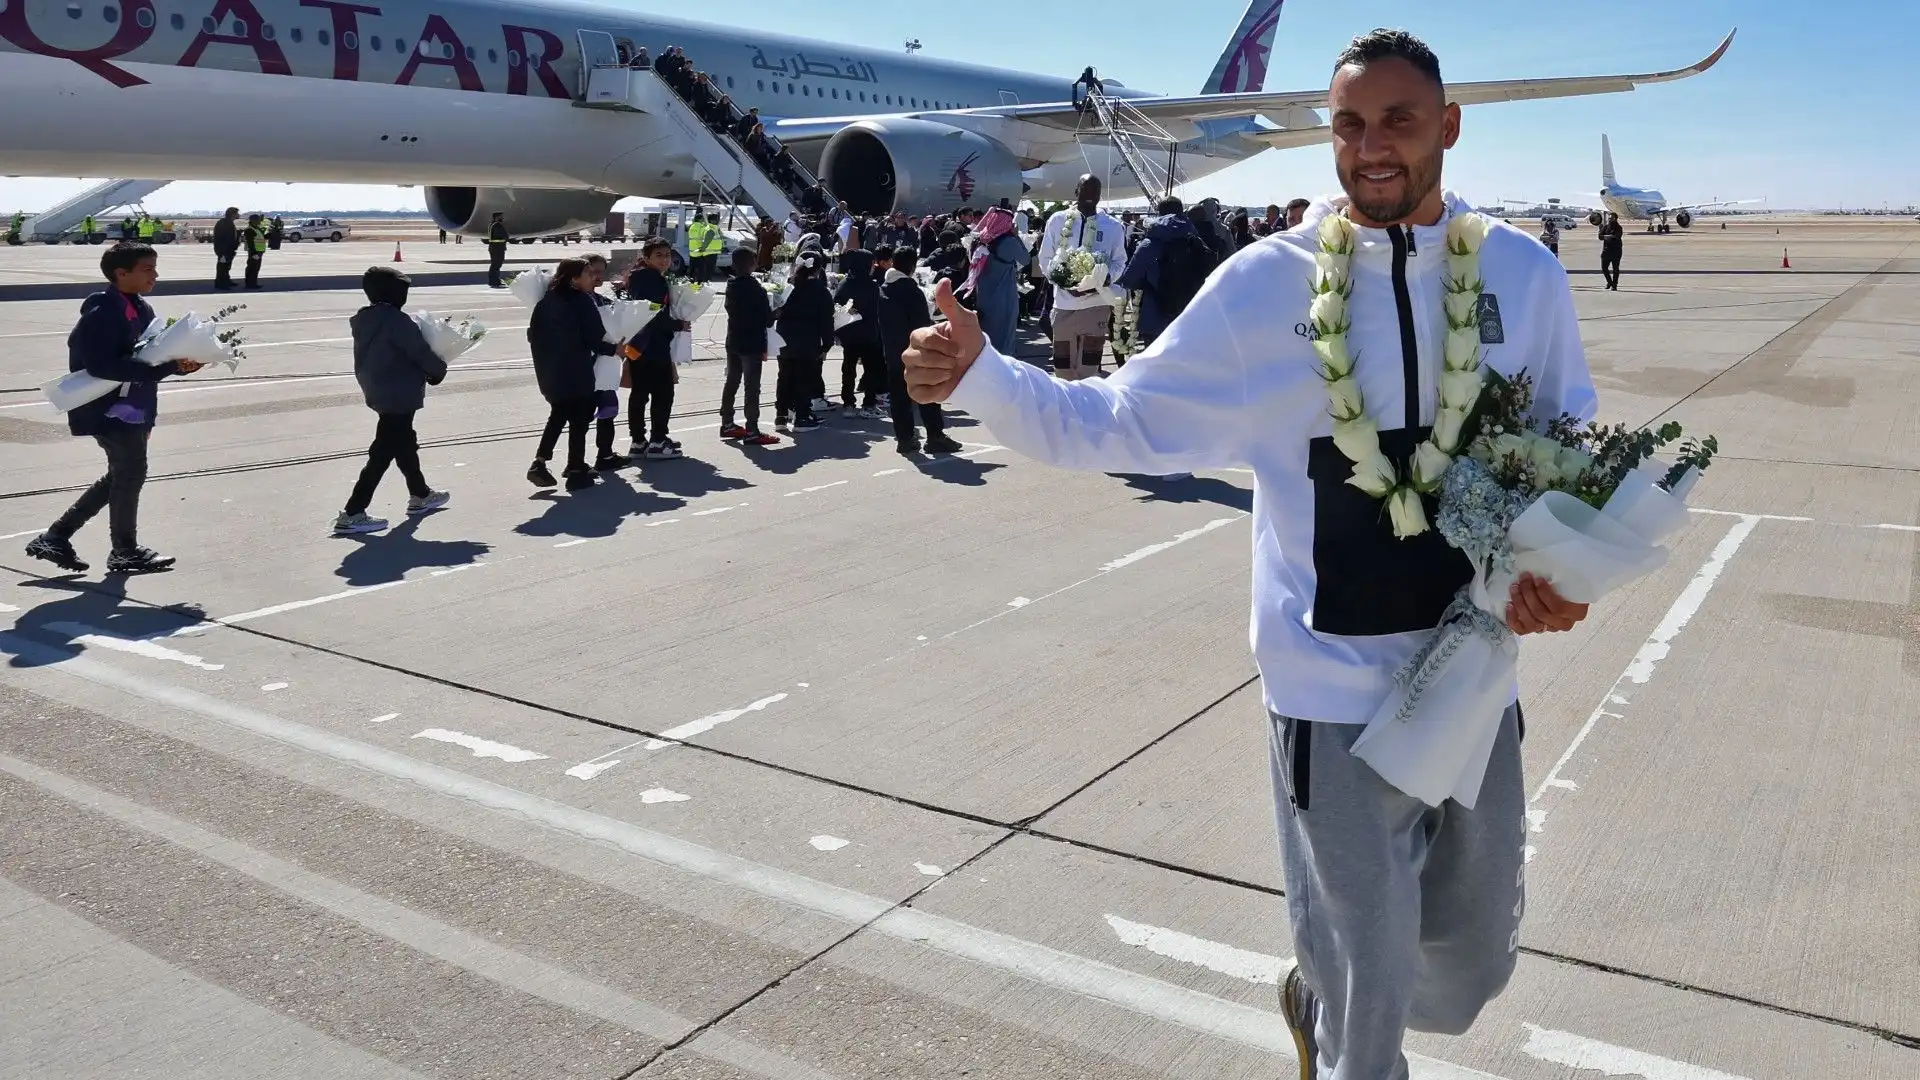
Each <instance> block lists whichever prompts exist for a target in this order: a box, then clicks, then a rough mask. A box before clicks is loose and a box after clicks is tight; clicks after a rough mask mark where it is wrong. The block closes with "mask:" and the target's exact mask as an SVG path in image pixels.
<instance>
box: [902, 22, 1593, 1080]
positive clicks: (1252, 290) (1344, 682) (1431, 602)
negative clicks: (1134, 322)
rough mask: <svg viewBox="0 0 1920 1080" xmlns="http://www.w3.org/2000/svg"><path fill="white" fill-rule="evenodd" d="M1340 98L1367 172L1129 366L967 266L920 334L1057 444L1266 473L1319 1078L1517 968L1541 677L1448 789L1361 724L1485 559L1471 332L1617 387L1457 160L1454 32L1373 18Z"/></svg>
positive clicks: (1292, 836)
mask: <svg viewBox="0 0 1920 1080" xmlns="http://www.w3.org/2000/svg"><path fill="white" fill-rule="evenodd" d="M1328 103H1329V106H1330V109H1329V120H1330V127H1331V132H1332V144H1333V151H1334V165H1335V169H1336V173H1337V175H1338V178H1339V182H1340V186H1341V188H1342V189H1344V191H1345V198H1342V199H1337V200H1335V199H1321V200H1319V201H1318V202H1316V203H1315V204H1314V205H1313V206H1312V207H1311V208H1310V209H1309V210H1308V213H1307V215H1306V219H1305V220H1304V221H1303V222H1302V224H1301V226H1300V227H1299V228H1298V229H1295V230H1292V231H1289V232H1286V233H1282V234H1278V235H1275V236H1271V237H1268V238H1267V239H1266V240H1263V241H1261V242H1259V243H1257V244H1254V245H1252V246H1250V247H1248V248H1246V249H1245V250H1243V251H1240V252H1238V253H1237V254H1235V255H1233V256H1232V257H1231V258H1229V259H1228V260H1227V261H1226V262H1224V263H1223V264H1222V265H1221V266H1220V268H1219V269H1218V270H1217V271H1215V272H1214V274H1213V275H1212V276H1211V277H1209V278H1208V280H1207V283H1206V285H1205V286H1203V287H1202V288H1201V289H1200V291H1199V293H1198V294H1197V295H1196V296H1195V297H1194V299H1193V302H1192V303H1191V304H1190V305H1189V306H1188V307H1187V309H1186V310H1185V311H1184V312H1182V313H1181V314H1180V315H1179V317H1177V318H1176V319H1174V321H1173V322H1172V324H1171V325H1170V326H1168V327H1167V329H1166V330H1165V331H1164V332H1163V333H1162V334H1161V335H1160V336H1159V337H1158V338H1157V339H1156V340H1155V341H1154V343H1153V345H1152V346H1151V347H1149V348H1148V349H1147V350H1146V351H1145V352H1143V353H1141V354H1140V355H1139V356H1138V357H1136V358H1134V359H1132V360H1130V361H1129V362H1128V364H1127V366H1126V367H1124V368H1122V369H1121V370H1120V371H1119V372H1117V373H1115V374H1114V375H1113V376H1111V377H1109V378H1106V379H1093V380H1085V381H1067V380H1064V379H1060V378H1056V377H1050V376H1048V375H1047V374H1045V373H1043V372H1041V371H1039V370H1038V369H1035V368H1032V367H1030V366H1028V365H1026V364H1022V363H1019V362H1017V361H1013V360H1010V359H1008V358H1006V357H1005V356H1003V355H1002V354H1001V353H1000V352H998V351H997V350H996V349H994V348H993V347H992V345H990V344H988V343H987V342H986V341H985V339H984V337H983V336H982V334H981V333H980V329H979V322H978V320H977V319H976V318H974V317H973V316H972V314H971V313H969V312H967V311H965V310H964V309H963V308H961V307H960V306H959V305H958V304H957V303H955V302H954V300H953V298H952V295H951V293H950V292H949V291H948V290H947V289H945V288H944V287H942V288H941V289H940V290H939V291H938V292H937V293H936V300H937V303H938V304H939V306H940V307H941V308H942V309H943V310H944V312H945V313H946V315H947V322H946V323H945V324H943V325H935V326H933V327H930V328H928V329H924V330H920V331H917V332H916V333H915V334H914V335H913V343H912V345H911V346H910V347H909V348H908V349H907V351H906V354H905V357H904V363H905V368H906V382H907V387H908V389H909V391H910V392H911V393H912V395H913V397H914V400H916V401H921V402H939V401H944V402H949V403H951V404H953V405H956V406H958V407H959V408H962V409H965V410H966V411H967V412H969V413H971V414H972V415H973V416H974V417H976V418H977V419H978V420H979V421H980V422H981V423H982V424H983V425H984V426H985V427H986V428H987V429H988V430H989V431H991V432H992V433H993V435H994V438H995V440H996V441H998V442H1000V443H1001V444H1003V445H1005V446H1007V447H1008V448H1010V449H1013V450H1016V451H1018V452H1020V453H1024V454H1026V455H1028V456H1030V457H1033V458H1036V459H1038V460H1041V461H1044V462H1048V463H1051V464H1055V465H1061V466H1067V467H1072V468H1081V469H1091V470H1099V471H1103V472H1117V473H1148V474H1166V473H1171V472H1178V471H1196V470H1200V469H1216V468H1229V467H1242V468H1246V469H1248V470H1250V471H1251V472H1252V473H1253V474H1254V483H1255V486H1256V491H1257V492H1258V497H1257V498H1256V499H1255V505H1254V519H1253V522H1252V525H1253V601H1252V606H1253V620H1252V621H1253V628H1252V644H1253V651H1254V654H1255V659H1256V661H1257V664H1258V666H1259V669H1260V673H1261V677H1262V683H1263V690H1264V699H1265V701H1264V703H1265V706H1266V711H1267V730H1268V736H1269V745H1270V763H1271V768H1270V772H1271V777H1272V787H1273V793H1274V801H1275V810H1276V818H1277V825H1278V828H1279V833H1280V848H1281V855H1282V862H1283V865H1284V869H1285V875H1286V882H1287V890H1286V892H1287V905H1288V915H1289V917H1290V921H1291V923H1292V930H1293V948H1294V954H1295V957H1296V967H1295V968H1294V970H1293V971H1292V972H1291V973H1290V974H1289V975H1288V976H1287V978H1286V980H1285V982H1284V985H1283V988H1282V999H1281V1004H1282V1012H1283V1015H1284V1018H1285V1021H1286V1023H1287V1025H1288V1028H1289V1030H1290V1031H1291V1032H1292V1034H1293V1038H1294V1042H1295V1045H1296V1048H1297V1050H1298V1054H1299V1059H1300V1074H1299V1075H1300V1076H1301V1078H1302V1080H1391V1078H1401V1080H1404V1078H1405V1077H1406V1076H1407V1075H1408V1065H1407V1061H1406V1058H1405V1056H1404V1054H1403V1053H1402V1049H1401V1048H1402V1043H1403V1040H1404V1037H1405V1033H1406V1032H1407V1031H1408V1030H1418V1031H1430V1032H1445V1033H1449V1034H1460V1033H1462V1032H1465V1031H1466V1030H1467V1029H1468V1028H1469V1027H1470V1026H1471V1025H1472V1024H1473V1022H1474V1020H1475V1018H1476V1017H1478V1016H1479V1015H1480V1012H1481V1010H1482V1008H1484V1007H1485V1005H1486V1004H1487V1003H1488V1002H1489V1001H1491V1000H1492V999H1493V998H1494V997H1495V996H1496V995H1498V994H1499V993H1500V992H1501V990H1502V989H1504V988H1505V986H1506V984H1507V981H1508V979H1509V977H1510V976H1511V975H1512V973H1513V969H1514V961H1515V953H1516V948H1517V945H1518V942H1519V930H1520V918H1521V913H1522V909H1523V907H1524V904H1525V889H1524V882H1523V877H1524V862H1525V860H1524V855H1523V845H1524V844H1525V842H1526V835H1525V830H1526V818H1525V808H1526V794H1525V790H1524V787H1523V780H1522V777H1521V759H1520V736H1521V717H1520V709H1519V704H1518V701H1517V696H1518V688H1517V687H1516V688H1514V690H1513V692H1512V694H1510V695H1501V696H1503V697H1505V700H1506V702H1507V704H1506V705H1505V707H1504V709H1503V710H1502V712H1501V714H1500V715H1499V716H1497V717H1481V718H1475V719H1476V720H1477V721H1479V730H1484V731H1487V732H1490V734H1491V741H1490V743H1489V744H1488V746H1489V748H1488V749H1485V750H1483V751H1482V754H1483V756H1482V758H1481V760H1482V761H1483V762H1484V772H1483V773H1482V774H1480V775H1478V776H1476V777H1475V778H1474V782H1473V790H1472V791H1470V792H1462V793H1459V794H1456V795H1453V796H1450V797H1448V798H1446V799H1444V800H1443V801H1442V802H1441V804H1440V805H1438V806H1435V805H1431V804H1429V803H1428V802H1426V801H1424V800H1423V799H1421V798H1417V797H1415V796H1413V795H1409V794H1408V793H1406V792H1405V791H1403V790H1401V789H1400V788H1398V787H1396V786H1394V785H1393V784H1391V783H1389V782H1387V781H1386V780H1385V779H1384V778H1383V777H1382V775H1381V774H1380V773H1378V772H1376V771H1374V769H1373V768H1372V767H1371V766H1370V765H1369V764H1368V762H1367V760H1365V759H1363V758H1362V757H1360V756H1357V755H1356V753H1355V752H1354V744H1355V742H1356V740H1358V739H1359V737H1360V736H1361V734H1362V733H1363V731H1365V730H1367V727H1368V725H1369V723H1370V722H1371V721H1372V720H1373V719H1374V717H1375V715H1376V712H1377V711H1378V710H1379V709H1380V708H1381V706H1382V705H1383V704H1384V703H1385V702H1386V701H1387V700H1388V699H1389V697H1390V695H1392V694H1393V693H1394V692H1395V690H1396V688H1397V687H1398V686H1399V682H1398V679H1397V674H1398V672H1399V671H1400V670H1401V668H1402V667H1403V665H1405V664H1406V663H1407V662H1408V661H1409V660H1410V659H1412V658H1413V657H1415V656H1416V655H1417V653H1418V652H1419V650H1420V649H1421V648H1422V647H1423V645H1424V644H1425V643H1426V642H1427V641H1428V640H1430V639H1431V638H1432V637H1433V636H1434V634H1435V632H1436V629H1437V628H1438V627H1439V626H1440V623H1441V620H1442V617H1443V615H1444V614H1445V612H1446V611H1447V609H1448V608H1449V607H1450V605H1452V604H1453V603H1454V601H1455V598H1456V595H1457V594H1458V592H1459V591H1460V589H1461V588H1462V586H1463V585H1465V584H1467V583H1468V582H1469V581H1471V580H1472V579H1473V578H1474V570H1473V566H1472V563H1471V562H1470V561H1469V559H1468V558H1467V556H1466V555H1464V554H1463V553H1462V552H1461V551H1460V550H1458V549H1456V548H1454V547H1451V546H1450V545H1449V543H1448V541H1447V540H1446V539H1445V538H1444V537H1443V536H1442V534H1441V533H1440V532H1439V531H1437V530H1435V529H1433V528H1431V527H1430V526H1429V525H1428V521H1429V520H1430V519H1431V517H1432V515H1433V514H1434V513H1435V512H1436V508H1437V501H1438V498H1437V495H1438V491H1439V480H1440V478H1441V477H1442V476H1444V475H1445V474H1446V472H1447V470H1448V469H1449V468H1450V467H1451V466H1452V463H1453V461H1454V460H1456V458H1455V455H1456V454H1462V453H1464V452H1465V446H1464V444H1463V442H1462V437H1463V436H1462V427H1463V425H1464V424H1465V418H1466V416H1467V412H1468V410H1469V409H1471V408H1472V407H1473V406H1474V405H1475V403H1476V402H1477V401H1478V395H1479V393H1480V388H1481V385H1482V383H1481V381H1480V380H1481V378H1482V377H1484V373H1483V372H1482V371H1481V370H1480V369H1479V368H1477V367H1473V366H1470V365H1469V364H1468V361H1472V362H1473V363H1476V364H1477V363H1484V365H1485V367H1486V368H1487V369H1490V370H1493V371H1495V372H1497V373H1498V374H1501V375H1503V376H1513V375H1516V374H1518V373H1519V372H1520V371H1521V370H1522V369H1524V370H1525V371H1526V372H1527V376H1528V378H1529V379H1531V380H1532V382H1531V386H1532V388H1533V392H1534V394H1535V397H1534V411H1533V415H1534V416H1536V417H1542V418H1547V419H1552V418H1557V417H1560V416H1561V415H1562V414H1571V415H1572V416H1573V417H1574V418H1576V420H1581V421H1583V420H1584V418H1587V417H1591V416H1592V415H1593V413H1594V411H1595V409H1596V407H1597V401H1596V398H1595V393H1594V388H1593V382H1592V378H1591V376H1590V374H1589V372H1588V369H1587V363H1586V358H1585V353H1584V351H1583V349H1582V347H1581V343H1580V332H1579V324H1578V320H1577V318H1576V316H1575V313H1574V308H1573V299H1572V294H1571V293H1570V291H1569V289H1568V286H1567V277H1566V272H1565V270H1563V269H1562V268H1561V266H1560V265H1559V262H1558V260H1556V259H1555V258H1554V257H1553V255H1552V254H1551V253H1550V252H1548V251H1547V250H1546V249H1545V248H1543V247H1541V246H1540V244H1539V243H1538V242H1537V241H1535V240H1534V239H1533V237H1531V236H1530V235H1528V234H1527V233H1525V232H1522V231H1521V230H1519V229H1516V228H1513V227H1512V226H1509V225H1505V224H1502V223H1501V222H1499V221H1497V220H1493V219H1489V218H1486V217H1484V216H1482V215H1479V214H1477V213H1475V212H1474V211H1473V209H1472V204H1471V203H1469V202H1467V201H1465V200H1464V199H1462V198H1460V197H1459V196H1457V195H1454V194H1453V193H1451V192H1447V191H1445V190H1444V189H1443V188H1442V186H1441V166H1442V162H1443V160H1444V158H1445V156H1446V151H1447V150H1449V149H1451V148H1452V147H1453V146H1454V144H1455V142H1456V141H1457V139H1458V138H1459V135H1460V109H1459V106H1458V105H1457V104H1453V103H1450V102H1449V101H1448V100H1447V90H1446V86H1445V84H1444V83H1443V82H1442V80H1441V76H1440V64H1439V61H1438V60H1437V59H1436V58H1435V57H1434V55H1433V53H1432V51H1431V50H1430V49H1428V48H1427V46H1426V45H1425V44H1423V43H1421V42H1420V41H1419V40H1418V39H1417V38H1414V37H1413V36H1412V35H1410V34H1407V33H1406V32H1404V31H1389V30H1377V31H1374V32H1372V33H1369V34H1366V35H1364V36H1362V37H1360V38H1357V39H1355V40H1354V42H1353V43H1352V44H1351V45H1350V46H1349V47H1348V48H1347V49H1346V50H1345V51H1344V52H1343V53H1341V55H1340V56H1339V58H1338V59H1337V61H1336V62H1335V64H1334V65H1333V72H1332V79H1331V87H1330V90H1329V97H1328ZM1058 295H1059V294H1058V293H1056V296H1058ZM1062 314H1066V312H1063V313H1062ZM1468 328H1474V330H1476V331H1477V332H1474V333H1462V331H1463V330H1467V329H1468ZM1504 600H1505V604H1504V611H1505V623H1506V627H1507V628H1508V629H1509V630H1510V631H1511V632H1512V633H1514V634H1519V635H1525V634H1532V633H1538V632H1543V631H1564V630H1568V629H1571V628H1572V627H1573V626H1574V625H1575V624H1576V623H1578V622H1579V621H1580V620H1582V619H1584V618H1585V617H1586V615H1587V608H1586V606H1585V605H1584V604H1577V603H1573V602H1570V601H1569V600H1567V599H1565V598H1564V597H1563V596H1561V595H1560V593H1559V592H1557V591H1556V590H1555V588H1554V587H1553V586H1552V585H1551V584H1549V583H1548V582H1546V581H1544V580H1540V579H1537V578H1533V577H1531V576H1529V575H1521V576H1520V577H1519V578H1518V579H1517V580H1516V581H1515V582H1514V583H1513V585H1512V587H1511V589H1510V590H1509V591H1508V592H1507V595H1506V597H1504ZM1495 708H1499V706H1495Z"/></svg>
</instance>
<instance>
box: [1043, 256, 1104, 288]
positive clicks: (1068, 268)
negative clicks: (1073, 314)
mask: <svg viewBox="0 0 1920 1080" xmlns="http://www.w3.org/2000/svg"><path fill="white" fill-rule="evenodd" d="M1047 280H1048V281H1051V282H1053V283H1054V284H1055V285H1058V286H1060V287H1061V288H1063V289H1067V290H1070V291H1076V292H1078V291H1084V290H1089V289H1100V288H1104V287H1105V286H1106V284H1107V256H1106V255H1105V254H1104V253H1103V252H1097V251H1088V250H1087V249H1086V248H1061V249H1060V250H1059V251H1056V252H1054V253H1053V262H1052V263H1051V264H1049V265H1048V266H1047Z"/></svg>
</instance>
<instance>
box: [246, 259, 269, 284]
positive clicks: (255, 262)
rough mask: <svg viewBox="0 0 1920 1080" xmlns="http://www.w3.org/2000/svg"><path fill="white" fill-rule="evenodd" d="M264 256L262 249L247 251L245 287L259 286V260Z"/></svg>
mask: <svg viewBox="0 0 1920 1080" xmlns="http://www.w3.org/2000/svg"><path fill="white" fill-rule="evenodd" d="M265 257H266V252H264V251H249V252H247V288H249V289H257V288H259V287H260V260H261V259H263V258H265Z"/></svg>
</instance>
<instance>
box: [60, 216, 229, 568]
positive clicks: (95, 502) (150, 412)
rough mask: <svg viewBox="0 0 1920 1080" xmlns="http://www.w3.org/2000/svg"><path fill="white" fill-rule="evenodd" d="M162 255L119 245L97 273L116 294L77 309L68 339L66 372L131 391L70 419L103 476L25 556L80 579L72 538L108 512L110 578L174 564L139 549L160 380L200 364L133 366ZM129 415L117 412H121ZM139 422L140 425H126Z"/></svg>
mask: <svg viewBox="0 0 1920 1080" xmlns="http://www.w3.org/2000/svg"><path fill="white" fill-rule="evenodd" d="M159 262H160V257H159V255H157V254H155V252H154V250H153V249H152V248H151V247H148V246H147V245H145V244H118V245H115V246H114V247H112V248H109V249H108V250H107V252H106V254H104V255H102V256H101V257H100V272H101V273H102V274H103V275H105V276H106V279H107V281H108V282H109V283H111V285H112V287H111V288H109V289H107V290H106V291H105V292H99V293H95V294H93V295H92V296H89V297H87V299H86V300H85V302H83V303H82V304H81V305H80V321H79V322H78V323H76V324H75V325H74V327H73V333H71V334H69V335H68V336H67V370H68V371H85V372H86V373H87V374H89V375H92V376H94V377H95V378H99V379H111V380H113V381H114V382H121V383H126V384H127V390H126V393H125V394H124V395H122V394H118V393H114V394H108V395H107V396H105V397H103V398H99V399H96V400H94V401H90V402H88V403H86V404H85V405H82V406H80V407H79V408H77V409H74V410H72V411H71V412H69V413H67V428H68V429H69V430H70V431H72V432H73V433H74V434H75V435H80V436H91V437H92V438H93V441H94V442H97V443H99V444H100V449H101V450H103V451H105V452H106V455H107V472H106V475H105V476H102V477H101V478H100V479H98V480H95V481H94V482H93V486H92V487H89V488H88V489H87V490H85V491H83V492H81V493H80V497H79V498H78V499H76V500H74V503H73V505H72V506H71V507H69V508H68V509H67V512H66V513H64V514H61V515H60V519H59V520H58V521H55V522H54V523H53V525H52V526H51V527H49V528H48V529H47V531H46V532H44V533H41V534H40V535H39V536H37V537H35V538H34V540H33V542H31V543H29V544H28V545H27V554H28V555H30V556H32V557H34V558H36V559H42V560H45V561H46V562H50V563H53V564H54V565H55V566H58V567H60V568H61V569H63V570H71V571H74V572H75V573H79V572H82V571H84V570H86V568H87V564H86V563H84V562H82V561H81V560H80V556H79V554H78V553H76V552H75V551H74V549H73V534H74V533H76V532H78V531H79V530H80V527H81V526H83V525H85V524H86V523H87V522H89V521H92V520H93V518H94V516H95V515H96V514H98V513H100V511H101V510H102V509H103V508H104V509H106V510H107V520H108V529H109V532H110V533H111V535H112V540H113V552H112V554H111V555H109V556H108V557H107V572H108V573H110V574H150V573H154V572H156V571H160V570H171V569H173V559H172V558H170V557H168V556H165V555H161V554H158V553H157V552H155V551H153V550H152V549H150V548H144V547H141V546H140V542H139V539H138V537H137V535H136V533H137V531H138V519H139V513H140V489H141V487H142V486H143V485H145V484H146V482H147V439H148V438H149V437H150V436H151V435H152V434H153V425H154V423H155V421H156V420H157V419H158V418H159V412H160V407H159V405H160V396H159V383H160V380H162V379H165V378H167V377H168V376H172V375H190V374H192V373H193V372H196V371H199V370H200V368H201V366H202V365H201V364H200V363H199V362H197V361H193V360H173V361H168V362H167V363H164V364H143V363H141V362H140V361H139V360H137V359H135V358H134V345H135V344H137V343H138V342H139V340H140V336H141V335H142V334H144V333H146V331H147V327H148V325H150V324H151V323H152V322H153V309H152V308H151V307H148V306H147V302H146V301H145V300H142V299H141V297H142V296H144V295H146V294H147V293H150V292H152V291H153V283H154V282H155V281H157V280H158V279H159V276H160V273H159ZM120 404H125V405H128V406H131V407H130V408H124V409H118V410H115V408H114V407H115V406H116V405H120ZM123 417H137V418H138V419H137V420H130V419H123Z"/></svg>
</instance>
